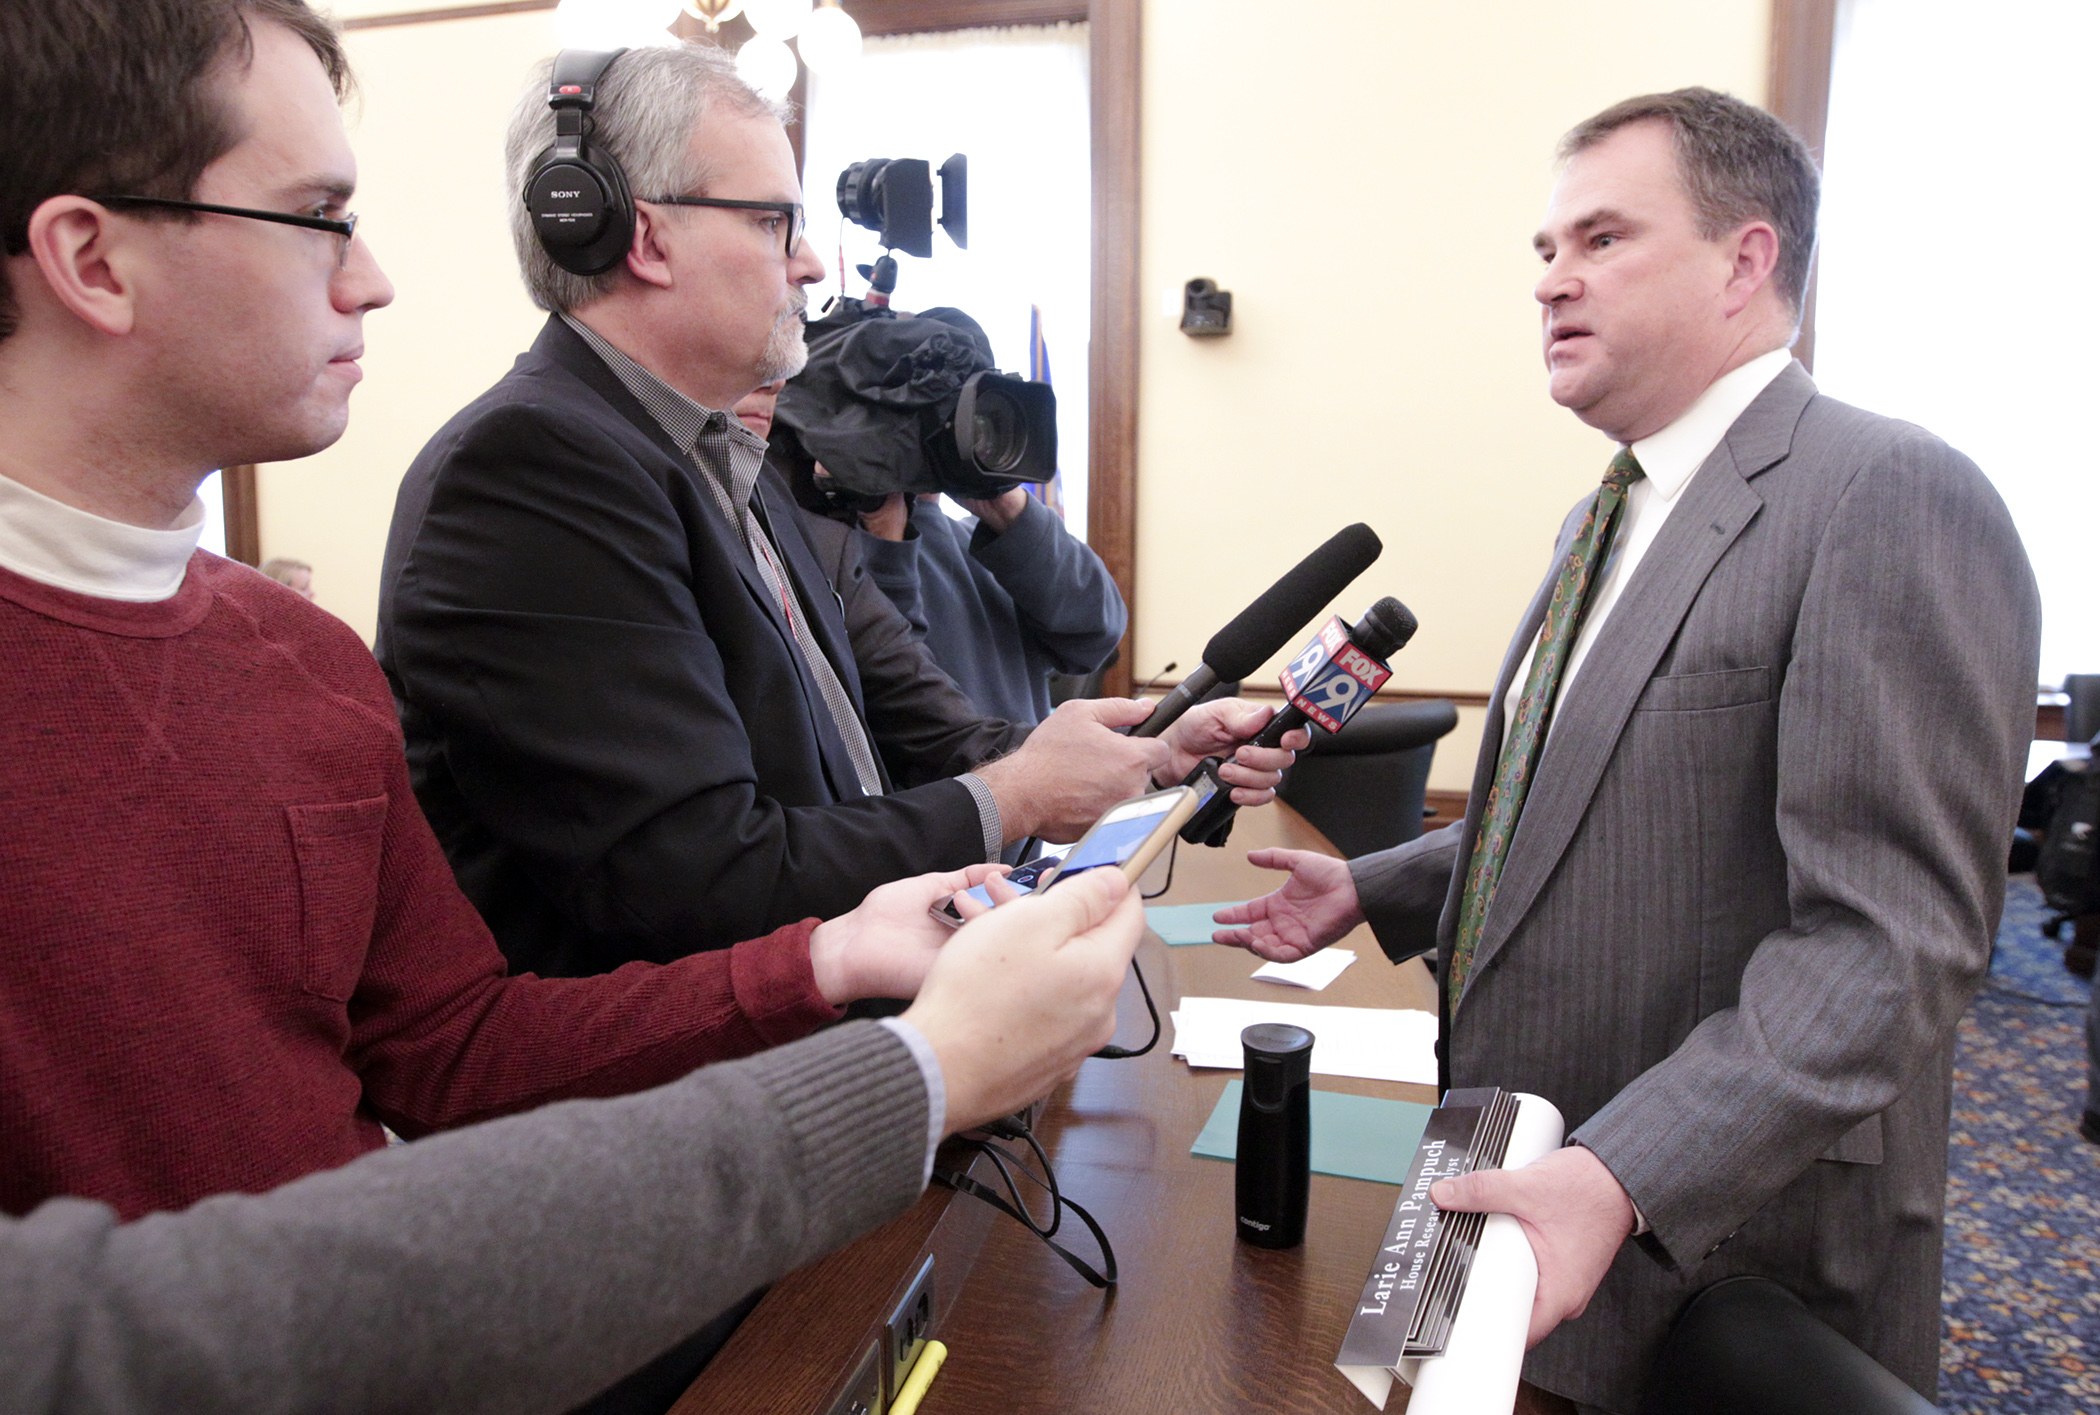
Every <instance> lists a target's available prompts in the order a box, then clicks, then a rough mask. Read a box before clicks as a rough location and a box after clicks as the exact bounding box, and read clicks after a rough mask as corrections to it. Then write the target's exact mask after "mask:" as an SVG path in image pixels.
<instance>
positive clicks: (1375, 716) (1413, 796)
mask: <svg viewBox="0 0 2100 1415" xmlns="http://www.w3.org/2000/svg"><path fill="white" fill-rule="evenodd" d="M1456 726H1458V709H1456V708H1454V707H1452V706H1451V704H1450V702H1449V701H1448V700H1446V699H1443V698H1436V699H1432V700H1430V701H1427V702H1419V703H1390V704H1378V705H1375V706H1372V707H1367V708H1365V709H1364V710H1363V711H1361V712H1359V713H1358V714H1357V715H1356V716H1355V717H1354V718H1351V719H1350V720H1349V722H1347V723H1346V724H1344V725H1343V727H1342V730H1341V731H1340V732H1337V733H1326V732H1320V731H1317V730H1316V731H1314V733H1313V743H1312V746H1311V748H1310V749H1308V750H1306V751H1303V752H1300V753H1299V754H1298V761H1297V764H1296V765H1294V766H1293V767H1292V768H1291V769H1290V773H1289V774H1288V775H1287V776H1285V777H1284V780H1283V785H1282V786H1281V787H1279V788H1278V789H1277V793H1276V794H1277V795H1279V796H1281V797H1282V798H1283V799H1284V800H1286V801H1288V802H1289V803H1290V804H1291V808H1292V809H1293V810H1295V811H1297V812H1298V814H1299V815H1302V816H1304V817H1305V818H1306V820H1308V821H1310V822H1311V823H1312V826H1313V828H1314V829H1315V830H1317V831H1319V832H1320V834H1322V835H1324V836H1326V837H1327V838H1328V839H1329V840H1331V841H1332V842H1334V847H1335V849H1337V850H1339V851H1341V852H1342V853H1343V854H1344V855H1346V856H1349V857H1351V858H1354V857H1355V856H1358V855H1368V854H1370V853H1371V852H1372V851H1374V850H1384V849H1387V848H1388V847H1390V846H1394V845H1399V844H1402V843H1404V842H1406V841H1409V840H1413V839H1414V838H1415V837H1416V836H1418V835H1420V834H1421V833H1422V797H1423V795H1424V793H1425V792H1426V791H1427V789H1428V786H1429V764H1430V761H1431V760H1432V759H1433V758H1434V757H1435V755H1436V744H1437V739H1438V738H1440V737H1443V736H1445V735H1446V734H1448V733H1449V732H1450V731H1451V729H1452V728H1454V727H1456Z"/></svg>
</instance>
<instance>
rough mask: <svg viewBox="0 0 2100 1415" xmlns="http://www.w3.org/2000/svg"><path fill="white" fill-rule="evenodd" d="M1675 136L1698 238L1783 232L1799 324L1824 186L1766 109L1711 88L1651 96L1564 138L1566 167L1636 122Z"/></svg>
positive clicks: (1782, 288) (1784, 264)
mask: <svg viewBox="0 0 2100 1415" xmlns="http://www.w3.org/2000/svg"><path fill="white" fill-rule="evenodd" d="M1651 121H1653V122H1659V123H1663V124H1666V125H1667V126H1668V127H1669V130H1670V136H1671V140H1672V142H1673V143H1674V145H1675V148H1676V152H1677V169H1678V172H1679V174H1680V175H1681V176H1682V177H1683V179H1684V187H1685V192H1686V194H1687V195H1689V196H1690V197H1691V200H1692V207H1693V209H1694V210H1695V211H1696V212H1698V214H1699V235H1700V237H1701V238H1702V239H1705V240H1709V241H1715V240H1719V239H1720V238H1721V237H1722V236H1725V235H1727V234H1728V233H1729V232H1730V231H1733V230H1735V229H1736V228H1737V227H1739V226H1741V225H1743V224H1744V223H1745V222H1748V221H1769V222H1771V223H1772V227H1773V229H1774V230H1775V231H1777V232H1778V233H1779V264H1778V267H1777V270H1776V272H1775V274H1776V276H1777V280H1776V282H1775V283H1776V284H1777V285H1778V288H1779V294H1780V297H1781V298H1782V299H1784V300H1785V301H1786V303H1787V305H1788V306H1789V307H1790V308H1791V309H1792V310H1793V313H1794V318H1795V320H1796V322H1797V323H1798V322H1799V320H1800V318H1801V305H1802V300H1803V298H1804V297H1805V296H1806V295H1807V293H1808V276H1809V270H1810V267H1811V265H1812V263H1813V262H1814V260H1815V258H1816V205H1817V201H1818V198H1819V195H1820V188H1821V181H1820V179H1819V177H1818V176H1817V173H1816V159H1815V156H1814V154H1812V153H1811V152H1810V151H1809V150H1808V144H1807V143H1805V142H1803V141H1802V140H1801V137H1800V135H1799V134H1798V133H1796V132H1795V131H1794V130H1793V129H1792V128H1789V127H1788V126H1787V125H1786V124H1784V123H1782V122H1780V121H1779V120H1778V119H1777V118H1775V117H1773V116H1772V115H1771V114H1770V113H1767V112H1765V110H1764V109H1762V108H1756V107H1752V106H1751V105H1750V104H1748V103H1745V102H1743V101H1742V100H1741V99H1739V98H1732V97H1730V96H1729V95H1727V94H1725V93H1716V92H1714V90H1712V89H1710V88H1681V89H1678V90H1676V91H1675V92H1674V93H1648V94H1642V95H1641V96H1640V97H1639V98H1629V99H1627V100H1625V101H1624V102H1623V103H1615V104H1613V105H1612V106H1611V107H1609V108H1607V109H1605V110H1604V111H1603V112H1602V113H1599V114H1598V115H1597V116H1596V117H1594V118H1591V119H1589V120H1588V121H1586V122H1584V123H1581V124H1579V125H1578V126H1577V127H1576V128H1575V129H1574V131H1572V132H1570V133H1569V134H1568V135H1567V136H1566V137H1565V138H1562V139H1561V144H1560V156H1561V159H1562V160H1563V161H1565V160H1567V159H1568V158H1571V157H1573V156H1575V154H1577V153H1579V152H1582V151H1584V150H1586V149H1588V148H1591V147H1595V146H1596V145H1597V144H1598V143H1600V142H1602V141H1604V139H1606V138H1608V137H1610V136H1611V135H1612V134H1613V133H1615V132H1617V131H1618V130H1619V129H1621V128H1623V127H1625V126H1627V125H1628V124H1630V123H1644V122H1651Z"/></svg>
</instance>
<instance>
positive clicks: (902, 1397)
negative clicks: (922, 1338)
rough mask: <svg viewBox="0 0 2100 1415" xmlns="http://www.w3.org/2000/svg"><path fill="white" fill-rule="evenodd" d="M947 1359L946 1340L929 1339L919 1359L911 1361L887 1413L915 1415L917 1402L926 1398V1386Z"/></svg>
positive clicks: (931, 1382)
mask: <svg viewBox="0 0 2100 1415" xmlns="http://www.w3.org/2000/svg"><path fill="white" fill-rule="evenodd" d="M947 1359H948V1346H947V1343H946V1342H940V1341H929V1342H927V1343H926V1349H925V1350H924V1351H921V1352H920V1353H919V1359H918V1360H916V1361H914V1362H912V1363H911V1374H910V1375H908V1376H906V1377H905V1378H904V1384H903V1385H902V1386H900V1387H899V1388H898V1390H897V1398H896V1399H895V1400H893V1401H891V1402H890V1409H889V1415H916V1412H917V1411H918V1408H919V1402H920V1401H922V1400H924V1399H925V1398H926V1388H927V1387H928V1386H930V1385H932V1384H933V1378H934V1376H935V1374H936V1373H938V1372H939V1371H940V1369H941V1362H943V1361H945V1360H947Z"/></svg>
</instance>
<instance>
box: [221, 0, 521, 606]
mask: <svg viewBox="0 0 2100 1415" xmlns="http://www.w3.org/2000/svg"><path fill="white" fill-rule="evenodd" d="M389 8H391V9H400V8H406V7H405V6H392V7H389ZM553 36H554V29H553V22H552V19H551V17H550V15H549V14H548V13H546V12H539V13H528V14H522V15H504V16H496V17H491V18H487V19H475V20H447V21H439V22H434V23H426V24H413V25H401V26H395V27H387V28H379V29H365V30H353V31H351V32H350V33H349V34H348V35H347V36H345V38H346V41H347V43H348V47H349V50H350V60H351V63H352V64H353V65H355V66H356V69H357V74H358V84H359V91H360V92H359V98H358V100H357V102H355V103H354V104H353V105H352V107H351V108H350V110H349V112H348V114H347V117H348V118H349V121H350V137H351V142H352V144H353V146H354V147H355V148H356V150H357V158H358V168H359V170H358V193H357V201H356V203H355V204H356V207H357V210H358V213H359V226H358V230H359V232H360V233H361V234H363V235H364V237H365V239H366V240H367V241H368V242H369V243H370V245H371V247H372V251H373V254H374V255H376V256H377V257H378V259H379V263H380V265H381V266H382V267H383V268H384V269H385V270H386V272H387V274H388V275H389V276H391V277H392V278H393V281H394V286H395V288H396V290H397V291H398V295H397V298H396V300H395V302H394V305H393V306H392V307H391V308H389V309H384V310H380V311H378V312H377V313H375V314H373V315H371V316H369V317H368V318H367V319H366V320H365V359H364V368H365V381H364V383H363V384H362V385H361V386H360V387H359V388H358V390H357V392H356V393H355V394H354V395H353V396H352V398H351V400H350V430H349V432H348V433H347V434H345V435H344V437H343V440H342V441H341V442H338V443H337V444H336V445H335V446H333V447H331V448H329V449H328V450H327V451H325V452H322V453H319V454H318V455H316V456H313V457H308V458H305V459H303V460H301V461H298V462H288V463H284V464H281V465H278V466H270V467H264V468H262V469H261V472H260V473H259V476H258V479H257V480H258V486H257V500H258V501H259V503H260V506H261V522H262V549H263V554H264V555H266V556H269V555H293V556H297V557H298V558H300V559H301V560H306V561H309V562H311V563H312V565H313V567H314V586H315V589H316V591H317V595H318V598H319V601H320V603H321V604H322V605H323V606H324V607H326V608H327V609H329V610H331V611H332V612H334V613H336V614H338V615H341V616H342V617H343V618H344V619H346V620H348V621H349V622H350V624H351V626H352V627H354V628H355V629H356V630H357V631H358V633H360V634H362V635H364V636H365V639H366V640H367V641H368V642H369V641H370V639H371V637H372V628H373V624H374V622H375V619H376V617H377V604H378V596H379V562H380V557H381V555H382V554H383V553H384V551H385V549H386V529H387V522H388V520H389V518H390V517H391V516H392V515H393V510H394V489H395V488H396V487H397V486H398V485H399V484H400V481H401V474H402V472H403V471H405V470H406V469H407V467H408V464H409V462H410V460H411V459H412V458H414V456H415V455H416V452H417V450H418V449H419V448H421V447H422V445H423V443H424V442H425V441H426V440H428V438H429V437H430V435H431V434H432V433H433V432H436V431H437V430H438V428H439V427H440V426H442V425H443V423H444V421H445V419H446V418H448V417H450V416H451V415H452V414H453V413H454V412H456V411H458V410H459V408H460V407H461V406H462V405H464V404H465V403H466V402H467V401H468V400H469V399H471V398H473V396H474V395H475V394H477V393H479V392H480V391H481V390H482V389H484V388H486V387H488V386H489V384H491V383H493V382H495V380H496V379H497V377H499V376H500V375H501V374H502V372H503V371H504V370H505V369H507V368H509V367H510V363H511V360H512V359H513V358H514V357H516V356H517V354H518V352H519V351H520V350H522V349H523V348H525V346H526V345H528V344H530V343H531V342H532V338H533V335H534V333H535V332H536V331H537V330H538V328H539V326H540V321H541V319H542V318H543V316H542V315H541V314H540V313H539V311H537V310H535V309H534V308H533V307H532V305H531V303H530V302H529V301H528V300H527V299H526V298H525V291H524V287H523V286H522V285H521V284H520V283H519V282H518V274H517V263H516V261H515V260H514V259H513V258H512V256H511V250H510V237H509V234H508V228H507V227H506V226H505V225H504V222H505V219H506V213H507V211H508V210H509V194H508V192H507V191H506V190H505V187H504V183H503V180H502V161H503V126H504V123H505V122H506V121H507V120H508V118H509V116H510V107H511V104H512V102H513V101H515V99H516V98H517V95H518V92H519V88H520V86H521V85H522V84H523V82H524V78H525V72H526V69H527V67H528V66H529V65H530V64H532V63H533V62H534V61H535V60H538V59H542V58H545V57H546V56H547V55H548V54H549V53H551V52H552V51H553V49H554V37H553Z"/></svg>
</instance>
